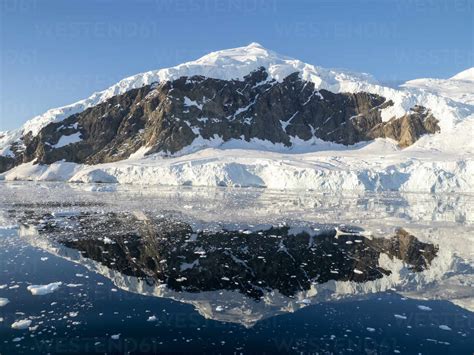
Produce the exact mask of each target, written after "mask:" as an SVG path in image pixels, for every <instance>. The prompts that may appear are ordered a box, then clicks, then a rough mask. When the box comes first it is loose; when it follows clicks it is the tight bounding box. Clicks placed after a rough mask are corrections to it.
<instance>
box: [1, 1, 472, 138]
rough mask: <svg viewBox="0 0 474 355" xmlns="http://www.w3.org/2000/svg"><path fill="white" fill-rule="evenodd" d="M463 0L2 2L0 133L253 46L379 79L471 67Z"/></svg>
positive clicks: (467, 5)
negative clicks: (129, 81)
mask: <svg viewBox="0 0 474 355" xmlns="http://www.w3.org/2000/svg"><path fill="white" fill-rule="evenodd" d="M473 3H474V2H473V1H472V0H449V1H447V0H426V1H425V0H361V1H357V0H350V1H342V0H324V1H317V0H307V1H306V0H292V1H289V0H288V1H285V0H202V1H200V0H136V1H132V0H130V1H117V0H95V1H65V0H58V1H49V0H31V1H30V0H1V1H0V6H1V8H0V14H1V15H0V16H1V24H0V25H1V31H0V34H1V42H0V55H1V63H0V65H1V72H0V75H1V78H0V82H1V84H0V85H1V88H0V89H1V91H0V98H1V102H0V103H1V107H0V131H1V130H6V129H13V128H15V127H18V126H19V125H20V124H21V123H23V122H24V121H26V120H27V119H29V118H31V117H32V116H33V115H35V114H39V113H42V112H43V111H45V110H46V109H48V108H51V107H58V106H62V105H65V104H69V103H72V102H74V101H77V100H79V99H82V98H84V97H87V96H89V95H90V94H91V93H92V92H94V91H98V90H101V89H104V88H106V87H108V86H109V85H111V84H113V83H115V82H117V81H118V80H120V79H122V78H123V77H126V76H129V75H132V74H136V73H139V72H142V71H147V70H152V69H158V68H162V67H168V66H173V65H176V64H179V63H181V62H184V61H188V60H192V59H195V58H197V57H200V56H202V55H204V54H206V53H208V52H210V51H214V50H218V49H223V48H231V47H237V46H242V45H246V44H248V43H250V42H259V43H261V44H262V45H263V46H265V47H267V48H269V49H273V50H275V51H277V52H279V53H282V54H286V55H289V56H292V57H296V58H298V59H301V60H303V61H306V62H309V63H311V64H317V65H321V66H326V67H338V68H348V69H351V70H354V71H363V72H369V73H371V74H373V75H374V76H375V77H376V78H378V79H379V80H380V81H382V82H390V83H398V82H400V81H405V80H408V79H413V78H418V77H449V76H451V75H453V74H455V73H457V72H459V71H461V70H464V69H466V68H468V67H471V66H473V57H474V54H473V51H474V49H473V47H474V44H473V36H474V34H473V32H474V28H473V27H474V24H473V18H474V11H473V8H474V5H473Z"/></svg>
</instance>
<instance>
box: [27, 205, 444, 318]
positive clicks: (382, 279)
mask: <svg viewBox="0 0 474 355" xmlns="http://www.w3.org/2000/svg"><path fill="white" fill-rule="evenodd" d="M20 220H21V222H23V223H25V222H26V223H28V224H30V225H36V227H23V228H21V230H20V235H21V236H22V237H23V238H25V239H26V240H28V241H29V242H30V243H31V244H33V245H35V246H39V247H41V248H44V249H46V250H48V251H50V252H52V253H54V254H56V255H58V256H61V257H64V258H66V259H68V260H71V261H74V262H78V263H80V264H82V265H84V266H86V267H87V268H89V269H90V270H92V271H95V272H97V273H99V274H102V275H104V276H106V277H107V278H109V279H111V280H112V281H113V282H114V283H115V284H116V285H117V286H118V287H120V288H122V289H124V290H127V291H130V292H135V293H139V294H144V295H151V296H158V297H166V298H171V299H174V300H178V301H180V302H185V303H190V304H193V305H194V306H195V307H196V309H197V310H198V311H199V313H201V314H202V315H203V316H205V317H207V318H212V319H216V320H220V321H228V322H238V323H241V324H243V325H245V326H251V325H253V324H254V323H255V322H256V321H258V320H260V319H263V318H266V317H269V316H273V315H276V314H279V313H284V312H292V311H294V310H296V309H299V308H302V307H304V306H306V305H308V304H310V303H314V302H318V301H331V300H338V299H343V298H345V297H348V296H358V297H364V296H366V295H368V294H370V293H374V292H379V291H385V290H388V289H390V288H395V289H396V290H397V291H399V292H413V293H419V292H422V291H423V290H424V289H425V288H427V287H429V286H430V284H433V283H434V282H436V281H437V280H438V279H440V278H442V277H443V276H444V274H446V272H447V271H448V268H449V266H450V265H451V262H452V260H450V261H449V263H445V262H443V261H442V262H441V263H440V262H437V261H438V259H439V257H436V255H437V254H438V253H439V254H440V255H443V254H442V251H441V250H440V251H438V250H437V248H436V247H435V246H434V245H433V244H429V243H422V242H420V241H418V240H417V238H415V237H413V236H412V235H410V234H409V233H407V232H405V231H404V230H397V231H396V232H395V233H394V235H393V236H392V237H391V238H372V237H370V236H368V235H367V234H366V233H364V232H361V231H360V230H352V231H349V230H346V231H341V230H339V229H334V228H332V227H328V226H319V227H320V228H314V226H313V228H311V229H310V228H308V227H306V228H289V227H287V226H276V227H269V226H267V227H266V228H263V229H262V228H260V227H254V228H253V229H252V228H249V229H245V230H240V231H236V230H221V231H218V232H216V231H210V230H204V231H203V230H201V231H195V230H192V228H191V227H190V225H189V224H187V223H184V222H181V221H177V220H175V219H168V218H166V219H154V218H149V217H147V216H146V215H145V214H143V213H135V214H130V213H87V214H86V213H82V214H78V213H55V214H52V215H50V214H46V215H34V214H32V213H26V214H25V216H23V217H21V218H20ZM39 221H40V222H39ZM104 236H106V237H104ZM448 264H449V265H448ZM435 265H436V266H435Z"/></svg>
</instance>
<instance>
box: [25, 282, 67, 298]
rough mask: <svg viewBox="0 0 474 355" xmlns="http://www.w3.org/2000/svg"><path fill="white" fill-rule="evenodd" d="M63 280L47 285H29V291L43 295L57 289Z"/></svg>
mask: <svg viewBox="0 0 474 355" xmlns="http://www.w3.org/2000/svg"><path fill="white" fill-rule="evenodd" d="M61 285H62V282H52V283H50V284H47V285H30V286H28V287H27V289H28V291H30V292H31V294H32V295H34V296H43V295H47V294H49V293H53V292H54V291H56V290H57V289H58V288H59V286H61Z"/></svg>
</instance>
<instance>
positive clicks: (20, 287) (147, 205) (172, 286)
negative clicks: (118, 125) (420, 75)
mask: <svg viewBox="0 0 474 355" xmlns="http://www.w3.org/2000/svg"><path fill="white" fill-rule="evenodd" d="M473 202H474V197H473V196H468V195H426V194H403V195H402V194H389V193H386V194H361V195H357V194H354V195H347V194H346V195H340V196H339V195H334V194H328V195H321V194H315V193H313V192H309V191H306V192H276V191H269V190H261V189H224V188H222V189H220V188H218V189H214V188H212V189H208V188H195V187H193V188H149V187H147V188H146V189H141V190H140V189H136V188H133V187H130V186H115V185H67V184H55V183H51V184H47V183H44V184H43V183H42V184H36V183H1V184H0V263H1V269H0V299H2V298H3V299H7V300H8V303H6V304H5V305H3V306H1V307H0V318H1V322H0V353H13V352H15V353H16V352H19V353H38V352H77V353H84V352H98V353H104V352H126V351H130V352H162V351H187V352H196V351H207V352H210V351H213V352H243V353H249V352H267V353H276V352H280V353H287V352H301V351H303V352H320V353H377V354H378V353H382V354H383V353H387V354H388V353H398V352H400V353H409V354H412V353H422V354H436V353H444V354H464V353H465V354H471V353H472V351H473V350H474V341H473V340H472V338H473V329H474V315H473V310H474V298H473V295H474V289H473V282H474V268H473V266H474V250H473V241H474V240H473V238H474V237H473V222H474V203H473ZM44 285H49V286H47V287H46V289H47V288H48V287H49V291H51V292H48V290H46V291H45V288H41V286H44ZM29 286H30V287H29ZM31 286H33V288H32V287H31ZM35 286H40V287H39V288H38V287H35ZM28 287H29V288H30V289H28ZM34 290H36V291H34ZM35 292H36V293H40V294H33V293H35ZM3 303H5V301H4V302H3ZM0 304H1V303H0ZM22 320H26V321H31V322H30V324H29V326H28V327H26V328H25V329H12V327H11V325H12V324H13V323H15V322H18V321H22Z"/></svg>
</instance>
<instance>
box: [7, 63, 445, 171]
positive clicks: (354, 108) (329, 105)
mask: <svg viewBox="0 0 474 355" xmlns="http://www.w3.org/2000/svg"><path fill="white" fill-rule="evenodd" d="M390 105H393V103H392V102H391V101H389V100H386V99H385V98H384V97H381V96H378V95H374V94H369V93H365V92H360V93H339V94H336V93H332V92H329V91H326V90H315V87H314V84H313V83H311V82H306V81H303V80H301V78H300V77H299V75H298V73H294V74H291V75H289V76H288V77H286V78H285V79H284V80H283V81H282V82H277V81H275V80H269V79H268V74H267V72H266V71H265V69H264V68H261V69H260V70H257V71H255V72H252V73H250V74H249V75H248V76H246V77H245V78H244V79H243V80H219V79H211V78H206V77H202V76H193V77H181V78H179V79H177V80H174V81H168V82H163V83H159V84H152V85H147V86H143V87H141V88H139V89H134V90H131V91H128V92H126V93H125V94H122V95H117V96H115V97H112V98H110V99H109V100H107V101H106V102H103V103H101V104H99V105H97V106H94V107H91V108H89V109H87V110H85V111H83V112H81V113H78V114H74V115H71V116H69V117H67V118H66V119H64V120H63V121H60V122H55V123H51V124H49V125H47V126H46V127H44V128H43V129H42V130H41V131H40V133H39V134H38V135H37V136H35V137H33V136H32V135H31V134H29V135H26V136H24V137H23V138H22V139H23V143H24V146H25V148H24V149H23V150H21V151H19V150H17V153H16V157H15V158H14V159H13V158H1V159H0V172H1V171H5V170H8V169H9V168H11V167H12V166H13V165H16V164H20V163H24V162H29V161H32V160H36V162H38V163H45V164H49V163H53V162H55V161H59V160H66V161H71V162H76V163H87V164H98V163H104V162H113V161H118V160H122V159H126V158H128V157H129V156H130V155H131V154H132V153H134V152H136V151H137V150H138V149H139V148H140V147H143V146H146V147H148V148H149V150H148V153H147V154H152V153H157V152H161V153H163V154H174V153H177V152H179V151H180V150H181V149H183V148H185V147H187V146H189V145H190V144H192V143H193V141H194V139H195V138H197V137H199V136H201V137H202V138H203V139H211V138H216V137H217V138H219V139H222V140H223V141H228V140H230V139H242V140H246V141H249V140H251V139H253V138H256V139H261V140H267V141H270V142H273V143H280V144H282V145H285V146H291V145H292V140H293V139H294V138H299V139H301V140H304V141H308V140H310V139H313V138H314V137H316V138H319V139H322V140H324V141H330V142H335V143H341V144H346V145H350V144H354V143H357V142H361V141H367V140H372V139H374V138H378V137H384V138H392V139H394V140H396V141H398V142H399V144H400V146H401V147H406V146H409V145H411V144H413V143H414V142H415V141H416V140H417V139H418V138H419V137H420V136H422V135H423V134H426V133H435V132H437V131H438V130H439V127H438V124H437V120H436V118H435V117H434V116H433V115H432V114H431V112H430V111H429V110H427V109H426V108H424V107H420V106H416V107H414V108H413V109H412V112H410V113H409V114H407V115H405V116H403V117H400V118H393V119H392V120H390V121H388V122H382V118H381V110H382V109H383V108H385V107H387V106H390ZM71 135H77V136H78V138H79V139H77V141H74V143H71V144H67V145H61V144H59V145H58V142H60V140H61V137H67V136H71ZM14 151H15V150H14Z"/></svg>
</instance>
